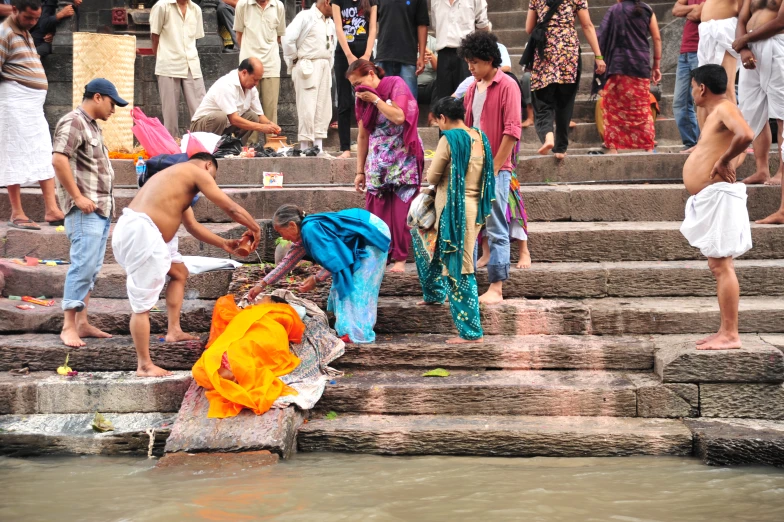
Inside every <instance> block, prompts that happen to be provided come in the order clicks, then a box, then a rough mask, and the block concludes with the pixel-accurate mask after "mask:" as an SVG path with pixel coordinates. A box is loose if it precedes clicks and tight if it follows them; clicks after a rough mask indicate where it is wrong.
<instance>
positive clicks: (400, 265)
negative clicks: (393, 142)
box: [387, 261, 406, 274]
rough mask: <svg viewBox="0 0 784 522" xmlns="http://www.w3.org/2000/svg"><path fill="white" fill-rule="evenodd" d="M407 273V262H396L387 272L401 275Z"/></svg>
mask: <svg viewBox="0 0 784 522" xmlns="http://www.w3.org/2000/svg"><path fill="white" fill-rule="evenodd" d="M405 271H406V262H405V261H395V262H394V263H392V266H391V267H390V268H389V270H387V272H395V273H398V274H399V273H401V272H405Z"/></svg>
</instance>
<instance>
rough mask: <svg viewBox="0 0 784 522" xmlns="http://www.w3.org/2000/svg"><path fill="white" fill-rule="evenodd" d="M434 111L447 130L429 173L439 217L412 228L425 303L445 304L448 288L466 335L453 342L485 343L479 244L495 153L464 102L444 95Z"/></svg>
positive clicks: (490, 199) (457, 321)
mask: <svg viewBox="0 0 784 522" xmlns="http://www.w3.org/2000/svg"><path fill="white" fill-rule="evenodd" d="M431 112H432V113H433V115H434V117H435V119H436V121H437V122H438V126H439V127H440V129H441V131H442V132H443V137H442V138H441V141H439V143H438V148H437V149H436V153H435V157H434V158H433V162H432V163H431V165H430V170H428V173H427V181H428V183H429V184H430V185H435V186H436V194H435V208H436V222H435V225H434V226H433V229H432V230H429V231H421V230H418V229H412V230H411V235H412V237H413V245H414V254H415V257H416V265H417V271H418V272H419V282H420V284H421V285H422V293H423V294H424V301H423V303H422V304H443V303H444V300H445V299H446V297H447V291H448V295H449V308H450V310H451V312H452V320H453V321H454V323H455V326H456V327H457V332H458V335H459V336H460V337H458V338H454V339H450V340H448V341H447V343H450V344H456V343H471V342H482V339H483V335H484V334H483V331H482V323H481V320H480V317H479V293H478V290H477V287H476V277H475V276H474V247H475V245H476V238H477V235H478V234H479V230H480V229H481V228H482V226H483V225H484V224H485V220H486V218H487V216H489V215H490V210H491V206H492V202H493V199H494V198H493V195H494V194H495V176H494V175H493V156H492V153H491V152H490V144H489V142H488V141H487V137H486V136H485V135H484V134H483V133H482V131H480V130H479V129H476V128H473V129H470V128H468V127H467V126H466V125H465V123H464V122H463V118H464V117H465V108H464V107H463V103H462V102H461V101H459V100H456V99H454V98H444V99H442V100H439V101H438V102H436V104H435V105H434V106H433V108H432V111H431Z"/></svg>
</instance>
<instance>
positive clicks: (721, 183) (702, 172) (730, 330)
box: [681, 65, 754, 350]
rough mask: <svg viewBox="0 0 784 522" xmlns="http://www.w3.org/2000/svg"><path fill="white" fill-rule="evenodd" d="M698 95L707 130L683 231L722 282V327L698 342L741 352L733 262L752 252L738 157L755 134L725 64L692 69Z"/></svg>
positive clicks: (693, 164) (686, 170) (690, 170)
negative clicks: (733, 97)
mask: <svg viewBox="0 0 784 522" xmlns="http://www.w3.org/2000/svg"><path fill="white" fill-rule="evenodd" d="M691 86H692V96H693V97H694V103H696V104H697V106H698V107H702V108H703V109H705V114H706V119H705V126H704V127H703V128H702V132H701V133H700V139H699V141H698V142H697V146H696V147H695V149H694V152H692V153H691V155H690V156H689V159H687V160H686V163H685V164H684V165H683V183H684V185H686V190H688V191H689V194H691V197H690V198H689V200H688V201H687V202H686V217H685V219H684V220H683V224H682V225H681V233H682V234H683V235H684V236H685V237H686V239H688V240H689V244H690V245H691V246H693V247H695V248H699V249H700V252H702V254H703V255H704V256H705V257H707V258H708V267H709V268H710V270H711V272H713V276H714V277H715V278H716V287H717V290H718V296H719V312H720V314H721V326H720V327H719V331H718V333H715V334H713V335H711V336H709V337H706V338H705V339H702V340H700V341H697V349H698V350H728V349H732V348H740V344H741V343H740V337H739V336H738V302H739V301H740V288H739V286H738V278H737V277H736V276H735V266H734V264H733V262H732V260H733V258H735V257H738V256H740V255H743V254H744V253H746V252H747V251H748V250H749V249H750V248H751V227H750V225H749V213H748V211H747V210H746V185H744V184H743V183H735V158H737V157H738V155H739V154H741V153H742V152H743V151H744V150H746V147H748V146H749V144H750V143H751V140H752V139H753V137H754V135H753V134H752V132H751V129H750V128H749V126H748V125H747V124H746V122H745V121H744V120H743V116H742V115H741V113H740V110H738V108H737V107H736V106H735V104H733V103H730V101H729V100H727V98H726V96H725V94H726V90H727V73H726V72H725V71H724V69H723V68H722V67H721V66H719V65H703V66H702V67H698V68H697V69H694V70H693V71H692V80H691Z"/></svg>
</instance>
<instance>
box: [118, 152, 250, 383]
mask: <svg viewBox="0 0 784 522" xmlns="http://www.w3.org/2000/svg"><path fill="white" fill-rule="evenodd" d="M217 171H218V161H217V160H216V159H215V158H214V157H213V156H212V155H210V154H207V153H199V154H194V155H193V156H191V159H190V160H189V161H187V162H185V163H180V164H178V165H174V166H172V167H169V168H167V169H164V170H162V171H160V172H159V173H157V174H156V175H155V176H153V177H151V178H150V180H149V181H147V183H145V184H144V186H143V187H142V188H141V189H140V190H139V192H138V193H137V194H136V197H135V198H133V201H131V204H130V205H129V206H128V207H127V208H125V209H123V215H122V216H121V217H120V219H119V220H118V221H117V225H116V226H115V227H114V233H113V234H112V249H113V250H114V257H115V259H116V260H117V262H118V263H119V264H120V265H121V266H122V267H123V268H124V269H125V272H126V273H127V274H128V279H127V284H126V286H127V288H128V299H129V300H130V302H131V308H132V310H133V313H132V314H131V336H132V337H133V344H134V345H135V346H136V356H137V358H138V365H137V369H136V375H138V376H140V377H162V376H165V375H171V372H168V371H166V370H164V369H163V368H159V367H158V366H156V365H155V364H153V362H152V359H150V310H151V309H152V308H153V307H154V306H155V304H156V303H157V302H158V297H159V296H160V293H161V290H163V286H164V284H165V283H166V276H167V275H168V276H169V277H170V278H171V279H170V281H169V286H168V288H167V289H166V309H167V312H168V318H169V332H168V334H167V335H166V340H167V341H169V342H176V341H187V340H196V339H198V338H197V337H193V336H190V335H187V334H185V333H183V331H182V329H181V328H180V310H181V309H182V299H183V295H184V293H185V281H186V279H187V278H188V269H187V268H186V267H185V265H184V264H183V263H182V256H180V254H179V252H178V251H177V246H178V245H177V243H178V241H177V230H178V229H179V227H180V224H183V225H184V226H185V230H187V231H188V232H189V233H190V234H191V235H192V236H193V237H195V238H196V239H198V240H199V241H202V242H204V243H208V244H210V245H214V246H216V247H219V248H222V249H223V250H225V251H227V252H234V251H235V250H236V249H237V247H238V246H239V243H240V240H239V239H234V240H231V239H224V238H222V237H219V236H217V235H215V234H213V233H212V232H210V231H209V230H207V228H205V227H204V226H203V225H201V224H199V223H198V222H197V221H196V217H195V216H194V215H193V209H192V208H191V202H192V200H193V198H194V196H196V194H197V193H199V192H201V193H202V194H203V195H204V197H206V198H207V199H209V200H210V201H212V202H213V203H215V204H216V205H218V207H220V208H221V210H223V211H224V212H225V213H226V214H227V215H228V216H229V217H230V218H231V219H233V220H234V221H236V222H237V223H239V224H241V225H245V226H246V227H248V230H247V231H246V232H245V234H243V237H246V236H248V237H252V238H253V244H252V245H251V248H252V249H253V250H255V249H256V247H257V246H258V243H259V240H260V238H261V228H260V227H259V225H258V223H256V221H255V220H254V219H253V217H252V216H251V215H250V214H248V212H247V211H246V210H245V209H244V208H242V207H241V206H239V205H237V204H236V203H234V202H233V201H232V200H231V199H230V198H229V197H228V196H227V195H226V194H224V193H223V191H222V190H221V189H219V188H218V185H217V184H216V183H215V175H216V174H217Z"/></svg>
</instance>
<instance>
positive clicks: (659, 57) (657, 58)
mask: <svg viewBox="0 0 784 522" xmlns="http://www.w3.org/2000/svg"><path fill="white" fill-rule="evenodd" d="M653 61H655V62H660V61H661V56H654V57H653Z"/></svg>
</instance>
